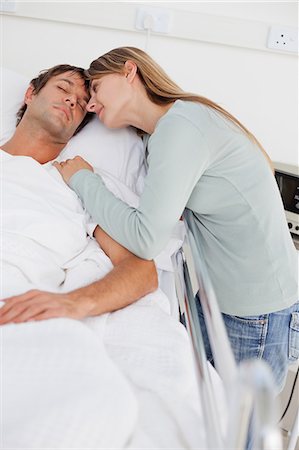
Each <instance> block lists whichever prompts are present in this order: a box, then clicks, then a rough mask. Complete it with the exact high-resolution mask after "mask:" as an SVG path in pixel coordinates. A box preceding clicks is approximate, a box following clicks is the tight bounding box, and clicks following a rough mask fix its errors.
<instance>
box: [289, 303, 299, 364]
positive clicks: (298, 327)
mask: <svg viewBox="0 0 299 450" xmlns="http://www.w3.org/2000/svg"><path fill="white" fill-rule="evenodd" d="M291 316H292V318H291V323H290V330H289V361H290V362H293V361H296V360H297V359H298V358H299V312H293V313H292V314H291Z"/></svg>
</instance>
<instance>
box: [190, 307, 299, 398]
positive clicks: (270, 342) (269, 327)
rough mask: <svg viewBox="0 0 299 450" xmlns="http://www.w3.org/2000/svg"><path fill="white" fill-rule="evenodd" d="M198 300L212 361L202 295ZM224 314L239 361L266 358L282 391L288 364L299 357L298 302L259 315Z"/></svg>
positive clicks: (211, 360)
mask: <svg viewBox="0 0 299 450" xmlns="http://www.w3.org/2000/svg"><path fill="white" fill-rule="evenodd" d="M196 300H197V301H196V305H197V311H198V316H199V322H200V325H201V331H202V334H203V339H204V344H205V349H206V354H207V358H208V360H209V361H210V362H211V363H212V364H213V355H212V352H211V348H210V344H209V339H208V334H207V329H206V326H205V322H204V317H203V312H202V309H201V305H200V301H199V298H197V299H196ZM222 317H223V320H224V323H225V326H226V330H227V334H228V338H229V340H230V343H231V347H232V350H233V353H234V355H235V359H236V361H237V363H239V362H240V361H242V360H244V359H250V358H262V359H264V360H265V361H266V362H267V363H268V364H269V366H270V367H271V369H272V373H273V376H274V380H275V382H276V385H277V393H279V392H280V391H281V390H282V389H283V386H284V383H285V380H286V375H287V371H288V365H289V363H292V362H294V361H296V360H297V359H298V358H299V302H297V303H295V304H294V305H292V306H291V307H289V308H286V309H283V310H281V311H277V312H274V313H269V314H262V315H260V316H245V317H239V316H230V315H228V314H223V313H222Z"/></svg>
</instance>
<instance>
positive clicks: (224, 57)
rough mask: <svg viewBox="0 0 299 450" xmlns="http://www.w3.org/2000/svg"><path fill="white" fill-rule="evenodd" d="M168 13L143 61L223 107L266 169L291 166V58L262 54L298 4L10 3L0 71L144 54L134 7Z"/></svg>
mask: <svg viewBox="0 0 299 450" xmlns="http://www.w3.org/2000/svg"><path fill="white" fill-rule="evenodd" d="M146 5H151V6H154V7H164V8H167V9H168V10H169V11H170V12H171V19H172V22H171V28H170V32H169V34H167V35H157V34H155V35H154V34H153V35H152V36H151V37H150V41H149V45H148V47H147V51H148V52H149V53H150V54H151V56H153V57H154V58H155V59H156V60H157V61H158V62H159V63H160V64H161V65H162V66H163V68H164V69H165V70H166V71H167V72H168V73H169V75H171V77H172V78H173V79H174V80H175V81H176V82H177V83H178V84H180V85H181V86H182V87H183V88H184V89H185V90H188V91H194V92H197V93H199V94H201V95H204V96H207V97H209V98H211V99H212V100H214V101H216V102H218V103H220V104H221V105H222V106H224V107H225V108H226V109H228V110H229V111H230V112H232V113H233V114H234V115H236V116H237V117H238V118H239V119H240V120H241V121H242V122H243V124H244V125H245V126H247V128H249V129H250V130H251V131H252V132H253V133H254V134H255V135H256V137H257V138H258V139H259V140H260V141H261V143H262V144H263V145H264V147H265V148H266V150H267V151H268V153H269V154H270V156H271V158H272V159H273V160H277V161H283V162H287V163H290V164H298V131H297V130H298V58H297V55H296V54H292V53H283V52H277V51H273V50H269V49H268V48H267V46H266V42H267V34H268V31H269V27H270V26H271V25H272V24H279V25H284V26H298V5H297V2H254V1H252V2H239V3H236V2H223V1H222V2H164V3H161V2H152V3H151V4H150V3H147V2H139V3H135V2H114V3H112V2H109V3H107V2H58V3H57V2H45V1H41V0H39V1H37V2H27V1H20V2H16V12H14V13H11V14H5V13H3V14H1V15H0V20H1V38H2V39H1V41H2V47H1V64H2V65H5V66H7V67H9V68H11V69H15V70H17V71H20V72H22V73H25V74H26V75H28V76H29V77H32V76H35V75H36V73H37V72H38V71H39V70H41V69H44V68H47V67H50V66H52V65H54V64H60V63H70V64H76V65H81V66H84V67H88V65H89V63H90V61H91V60H93V59H95V58H97V57H98V56H99V55H100V54H102V53H104V52H106V51H108V50H110V49H111V48H114V47H117V46H122V45H133V46H137V47H141V48H144V47H145V44H146V36H145V33H144V32H140V31H137V30H136V29H135V26H134V24H135V15H136V10H137V8H138V7H140V6H146Z"/></svg>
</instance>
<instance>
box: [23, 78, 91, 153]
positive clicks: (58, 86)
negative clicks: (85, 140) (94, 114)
mask: <svg viewBox="0 0 299 450" xmlns="http://www.w3.org/2000/svg"><path fill="white" fill-rule="evenodd" d="M88 100H89V94H88V92H87V90H86V88H85V86H84V80H83V79H82V78H81V77H80V75H79V74H77V73H73V72H71V71H69V72H64V73H62V74H60V75H56V76H54V77H52V78H51V79H50V80H49V81H48V82H47V83H46V85H45V86H44V87H43V88H42V89H41V90H40V91H39V92H38V93H37V94H34V93H33V92H32V88H29V90H28V91H27V93H26V97H25V102H26V104H27V110H26V114H27V117H28V118H29V119H30V121H31V123H32V124H33V123H35V124H36V125H37V127H39V128H42V129H43V130H44V131H46V132H47V133H48V134H49V136H51V138H53V139H55V140H56V141H57V142H59V143H65V144H66V143H67V142H68V140H69V139H70V138H71V137H72V136H73V134H74V132H75V131H76V129H77V128H78V126H79V125H80V123H81V122H82V120H83V119H84V116H85V114H86V104H87V102H88ZM32 121H34V122H32Z"/></svg>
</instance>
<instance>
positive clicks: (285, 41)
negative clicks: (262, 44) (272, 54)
mask: <svg viewBox="0 0 299 450" xmlns="http://www.w3.org/2000/svg"><path fill="white" fill-rule="evenodd" d="M267 47H268V48H272V49H275V50H280V51H286V52H292V53H298V28H295V27H285V26H280V25H274V26H272V27H271V28H270V30H269V35H268V43H267Z"/></svg>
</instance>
